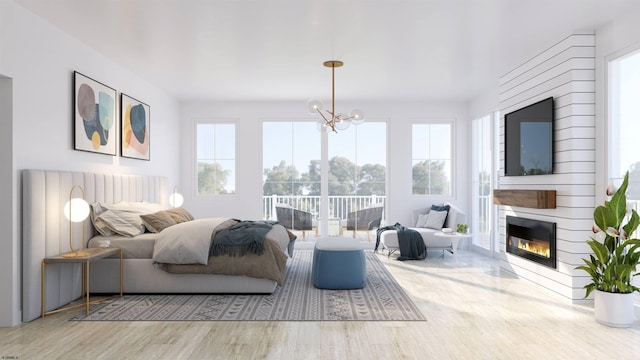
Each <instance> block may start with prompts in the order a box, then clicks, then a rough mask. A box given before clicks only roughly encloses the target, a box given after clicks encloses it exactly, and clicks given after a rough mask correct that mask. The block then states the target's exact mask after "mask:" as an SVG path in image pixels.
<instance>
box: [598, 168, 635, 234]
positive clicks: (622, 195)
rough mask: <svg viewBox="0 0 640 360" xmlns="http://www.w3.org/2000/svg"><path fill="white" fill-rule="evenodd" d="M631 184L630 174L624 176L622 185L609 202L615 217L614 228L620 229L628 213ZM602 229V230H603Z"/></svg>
mask: <svg viewBox="0 0 640 360" xmlns="http://www.w3.org/2000/svg"><path fill="white" fill-rule="evenodd" d="M628 184H629V172H628V171H627V173H626V174H625V175H624V180H623V181H622V185H620V187H619V188H618V190H616V192H615V194H613V196H612V197H611V200H610V201H609V206H608V208H609V209H611V211H612V212H613V214H614V216H615V220H614V221H615V224H617V225H613V227H615V228H616V229H619V228H620V224H622V220H623V219H624V216H625V215H626V213H627V186H628ZM601 229H602V228H601Z"/></svg>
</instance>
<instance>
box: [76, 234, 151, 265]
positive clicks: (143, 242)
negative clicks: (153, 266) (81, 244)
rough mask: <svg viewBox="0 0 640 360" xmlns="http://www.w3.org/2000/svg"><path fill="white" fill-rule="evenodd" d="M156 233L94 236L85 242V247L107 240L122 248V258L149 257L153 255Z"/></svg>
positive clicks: (91, 246) (93, 246)
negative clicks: (131, 235) (130, 235)
mask: <svg viewBox="0 0 640 360" xmlns="http://www.w3.org/2000/svg"><path fill="white" fill-rule="evenodd" d="M157 236H158V234H154V233H144V234H141V235H138V236H134V237H128V236H122V235H112V236H102V235H98V236H94V237H92V238H91V239H90V240H89V242H88V243H87V247H89V248H96V247H100V241H101V240H109V241H110V242H111V246H110V247H117V248H120V249H122V257H123V258H124V259H151V258H152V257H153V245H154V244H155V241H156V237H157Z"/></svg>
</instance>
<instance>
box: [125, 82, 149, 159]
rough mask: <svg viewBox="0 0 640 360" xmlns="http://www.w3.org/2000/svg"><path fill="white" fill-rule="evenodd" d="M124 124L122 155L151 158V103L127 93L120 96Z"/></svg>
mask: <svg viewBox="0 0 640 360" xmlns="http://www.w3.org/2000/svg"><path fill="white" fill-rule="evenodd" d="M120 106H121V110H122V111H121V114H122V119H121V123H122V126H121V128H120V134H121V136H120V145H121V147H120V155H122V156H123V157H128V158H134V159H141V160H150V155H149V151H150V149H151V146H150V144H149V140H150V134H149V121H150V120H151V117H150V112H151V109H150V107H149V105H147V104H145V103H143V102H141V101H138V100H136V99H134V98H132V97H130V96H128V95H126V94H122V95H121V98H120Z"/></svg>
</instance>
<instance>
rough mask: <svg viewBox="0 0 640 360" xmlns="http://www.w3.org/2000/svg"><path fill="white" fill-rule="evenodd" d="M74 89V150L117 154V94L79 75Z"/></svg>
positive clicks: (99, 83)
mask: <svg viewBox="0 0 640 360" xmlns="http://www.w3.org/2000/svg"><path fill="white" fill-rule="evenodd" d="M73 85H74V96H73V100H74V106H73V108H74V117H73V119H74V120H73V131H74V135H73V137H74V142H73V145H74V149H76V150H82V151H90V152H97V153H101V154H107V155H115V154H116V126H115V117H116V90H115V89H112V88H110V87H108V86H106V85H104V84H103V83H101V82H98V81H95V80H93V79H91V78H89V77H87V76H84V75H82V74H80V73H79V72H77V71H74V73H73Z"/></svg>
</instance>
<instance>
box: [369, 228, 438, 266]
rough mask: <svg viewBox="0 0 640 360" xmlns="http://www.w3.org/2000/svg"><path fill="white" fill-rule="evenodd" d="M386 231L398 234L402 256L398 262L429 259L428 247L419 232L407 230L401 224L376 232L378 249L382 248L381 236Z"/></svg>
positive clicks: (376, 249)
mask: <svg viewBox="0 0 640 360" xmlns="http://www.w3.org/2000/svg"><path fill="white" fill-rule="evenodd" d="M385 230H396V231H397V232H398V247H399V248H400V256H398V260H400V261H405V260H423V259H424V258H426V257H427V247H426V246H425V245H424V240H422V236H421V235H420V233H419V232H417V231H415V230H412V229H409V228H406V227H404V226H402V225H400V223H396V224H395V225H389V226H385V227H382V228H379V229H378V230H377V231H376V248H375V251H378V246H380V234H382V232H383V231H385Z"/></svg>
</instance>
